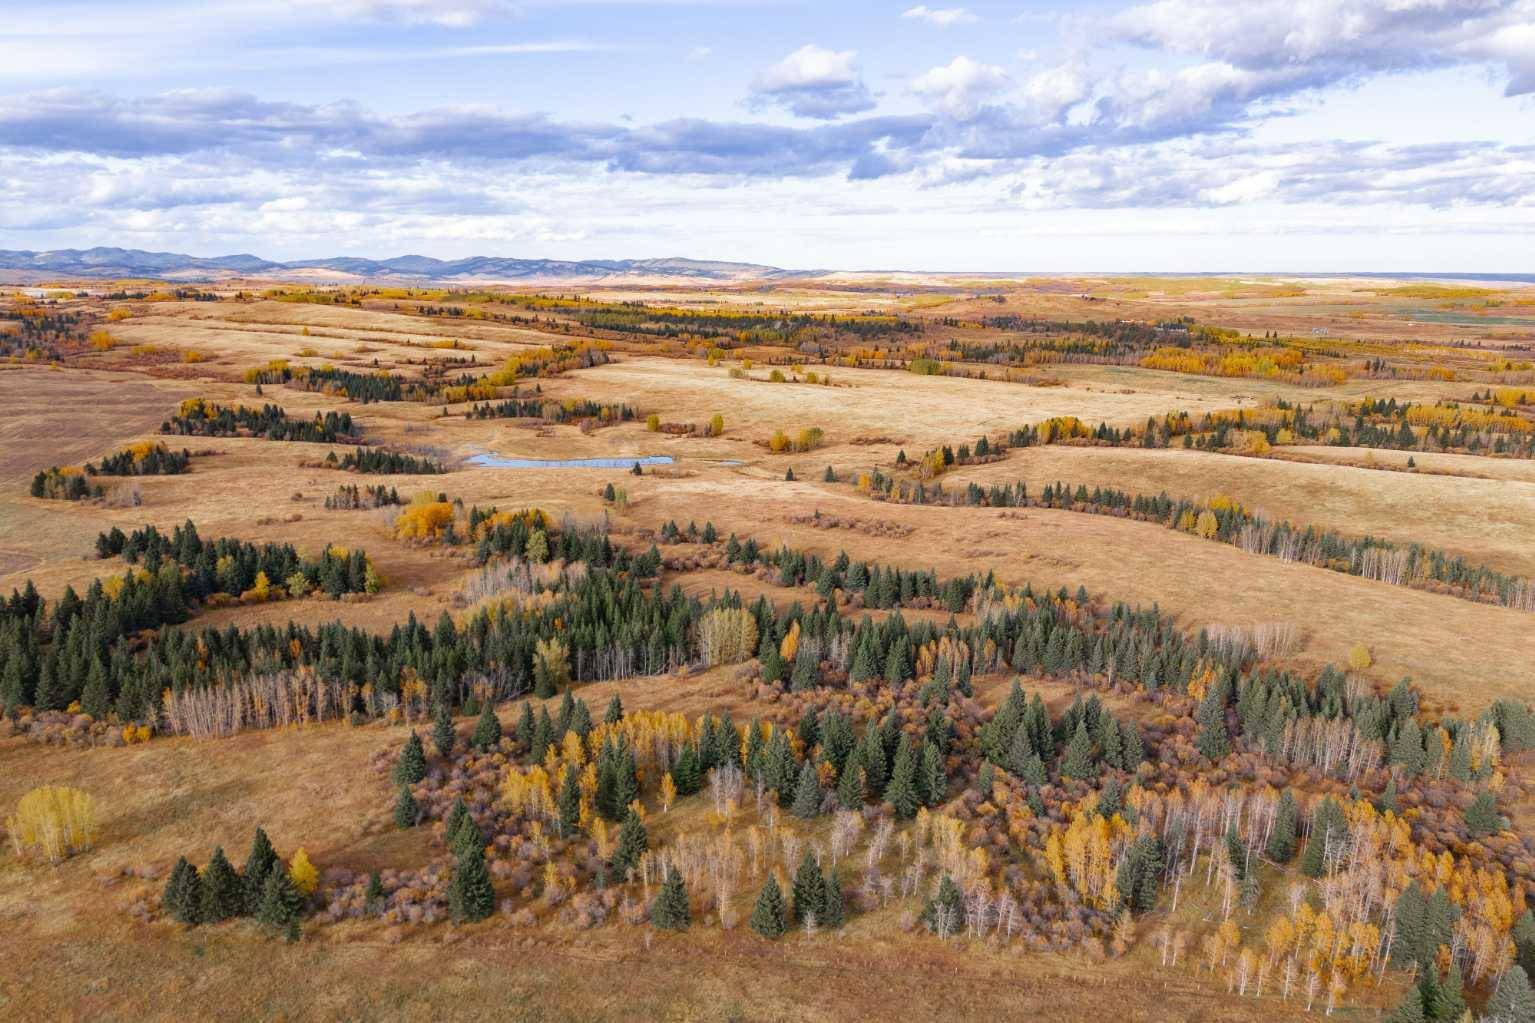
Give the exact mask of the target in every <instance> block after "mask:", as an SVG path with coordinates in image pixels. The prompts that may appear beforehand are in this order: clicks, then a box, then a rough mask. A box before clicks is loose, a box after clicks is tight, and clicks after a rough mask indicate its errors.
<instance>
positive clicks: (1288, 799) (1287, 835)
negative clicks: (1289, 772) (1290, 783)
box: [1263, 789, 1298, 863]
mask: <svg viewBox="0 0 1535 1023" xmlns="http://www.w3.org/2000/svg"><path fill="white" fill-rule="evenodd" d="M1297 815H1298V811H1297V810H1296V806H1295V797H1294V796H1293V795H1291V794H1290V791H1289V790H1288V789H1286V790H1285V791H1284V793H1283V794H1282V795H1280V797H1279V807H1278V809H1276V810H1275V811H1274V827H1273V829H1272V830H1271V831H1270V832H1269V840H1268V844H1267V845H1266V846H1265V847H1264V850H1263V852H1264V855H1266V856H1267V857H1268V858H1269V859H1271V860H1273V861H1274V862H1275V863H1289V862H1290V860H1291V859H1293V858H1294V857H1295V828H1296V824H1297Z"/></svg>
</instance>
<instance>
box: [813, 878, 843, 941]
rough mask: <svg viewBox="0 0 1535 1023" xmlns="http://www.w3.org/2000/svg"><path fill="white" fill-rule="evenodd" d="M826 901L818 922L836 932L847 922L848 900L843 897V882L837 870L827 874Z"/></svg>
mask: <svg viewBox="0 0 1535 1023" xmlns="http://www.w3.org/2000/svg"><path fill="white" fill-rule="evenodd" d="M825 880H826V901H825V905H824V906H823V907H822V909H821V915H820V916H818V917H816V921H817V922H818V923H819V924H820V925H821V926H822V927H825V928H827V929H829V930H836V929H837V928H839V927H841V926H842V925H843V923H845V922H846V921H847V908H846V905H847V904H846V900H844V899H843V897H842V882H841V881H840V880H838V878H837V869H836V868H835V867H833V868H832V869H831V870H828V871H827V872H826V874H825Z"/></svg>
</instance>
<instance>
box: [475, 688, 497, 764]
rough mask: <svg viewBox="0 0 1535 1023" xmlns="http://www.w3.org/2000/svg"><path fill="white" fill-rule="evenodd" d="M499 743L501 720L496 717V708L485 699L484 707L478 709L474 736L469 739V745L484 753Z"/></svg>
mask: <svg viewBox="0 0 1535 1023" xmlns="http://www.w3.org/2000/svg"><path fill="white" fill-rule="evenodd" d="M500 744H501V720H500V719H499V718H497V717H496V709H495V708H494V707H492V706H491V703H490V701H489V700H486V701H485V709H484V710H482V711H480V719H479V720H478V721H476V722H475V723H474V737H473V738H472V739H470V745H472V746H473V747H474V748H475V749H477V750H479V751H480V752H482V753H485V752H489V751H490V750H493V749H495V748H496V747H497V746H499V745H500Z"/></svg>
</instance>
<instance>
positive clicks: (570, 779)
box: [555, 764, 581, 834]
mask: <svg viewBox="0 0 1535 1023" xmlns="http://www.w3.org/2000/svg"><path fill="white" fill-rule="evenodd" d="M555 803H556V805H557V807H558V809H559V812H560V829H561V831H562V832H564V833H566V834H568V833H570V832H572V831H574V830H575V829H576V828H577V826H579V825H580V823H581V776H580V773H579V772H578V771H577V770H576V767H575V765H574V764H569V765H566V767H565V777H564V779H563V780H562V781H561V782H560V793H559V795H558V796H557V797H556V798H555Z"/></svg>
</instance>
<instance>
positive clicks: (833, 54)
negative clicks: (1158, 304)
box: [0, 0, 1535, 273]
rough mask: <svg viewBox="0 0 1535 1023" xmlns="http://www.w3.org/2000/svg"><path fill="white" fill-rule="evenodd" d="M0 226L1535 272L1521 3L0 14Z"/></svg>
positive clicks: (1096, 264)
mask: <svg viewBox="0 0 1535 1023" xmlns="http://www.w3.org/2000/svg"><path fill="white" fill-rule="evenodd" d="M5 9H6V13H5V16H4V18H3V19H0V248H9V249H53V248H66V247H89V246H93V245H116V246H122V247H125V248H145V249H155V250H166V251H175V252H187V253H191V254H194V255H199V256H213V255H223V254H227V253H234V252H250V253H254V254H257V255H260V256H264V257H267V258H272V259H303V258H318V257H324V256H336V255H353V256H367V257H374V258H385V257H390V256H396V255H403V254H407V253H411V254H422V255H429V256H436V257H439V258H458V257H464V256H470V255H494V256H515V257H524V258H553V259H619V258H647V257H662V256H689V257H693V258H700V259H724V260H741V261H750V262H759V263H767V264H771V265H775V266H782V267H789V268H795V269H840V270H902V269H904V270H931V271H970V272H986V271H992V272H1017V273H1023V272H1050V271H1056V272H1082V271H1151V272H1158V271H1160V272H1199V271H1237V270H1245V271H1254V272H1259V271H1275V272H1284V271H1292V272H1303V271H1309V272H1347V271H1351V270H1357V271H1403V272H1407V271H1411V272H1436V271H1437V272H1450V271H1455V272H1501V273H1529V272H1532V271H1535V258H1532V257H1535V0H1150V2H1112V0H1109V2H1088V3H1060V2H1006V3H1004V2H989V0H969V2H966V3H964V5H963V6H960V5H958V4H957V3H954V4H951V3H949V2H947V0H939V2H938V3H934V4H917V5H913V4H911V3H908V2H898V3H875V2H864V0H821V2H788V0H162V2H125V0H115V2H109V0H51V2H47V3H39V2H33V0H7V3H6V4H5Z"/></svg>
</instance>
